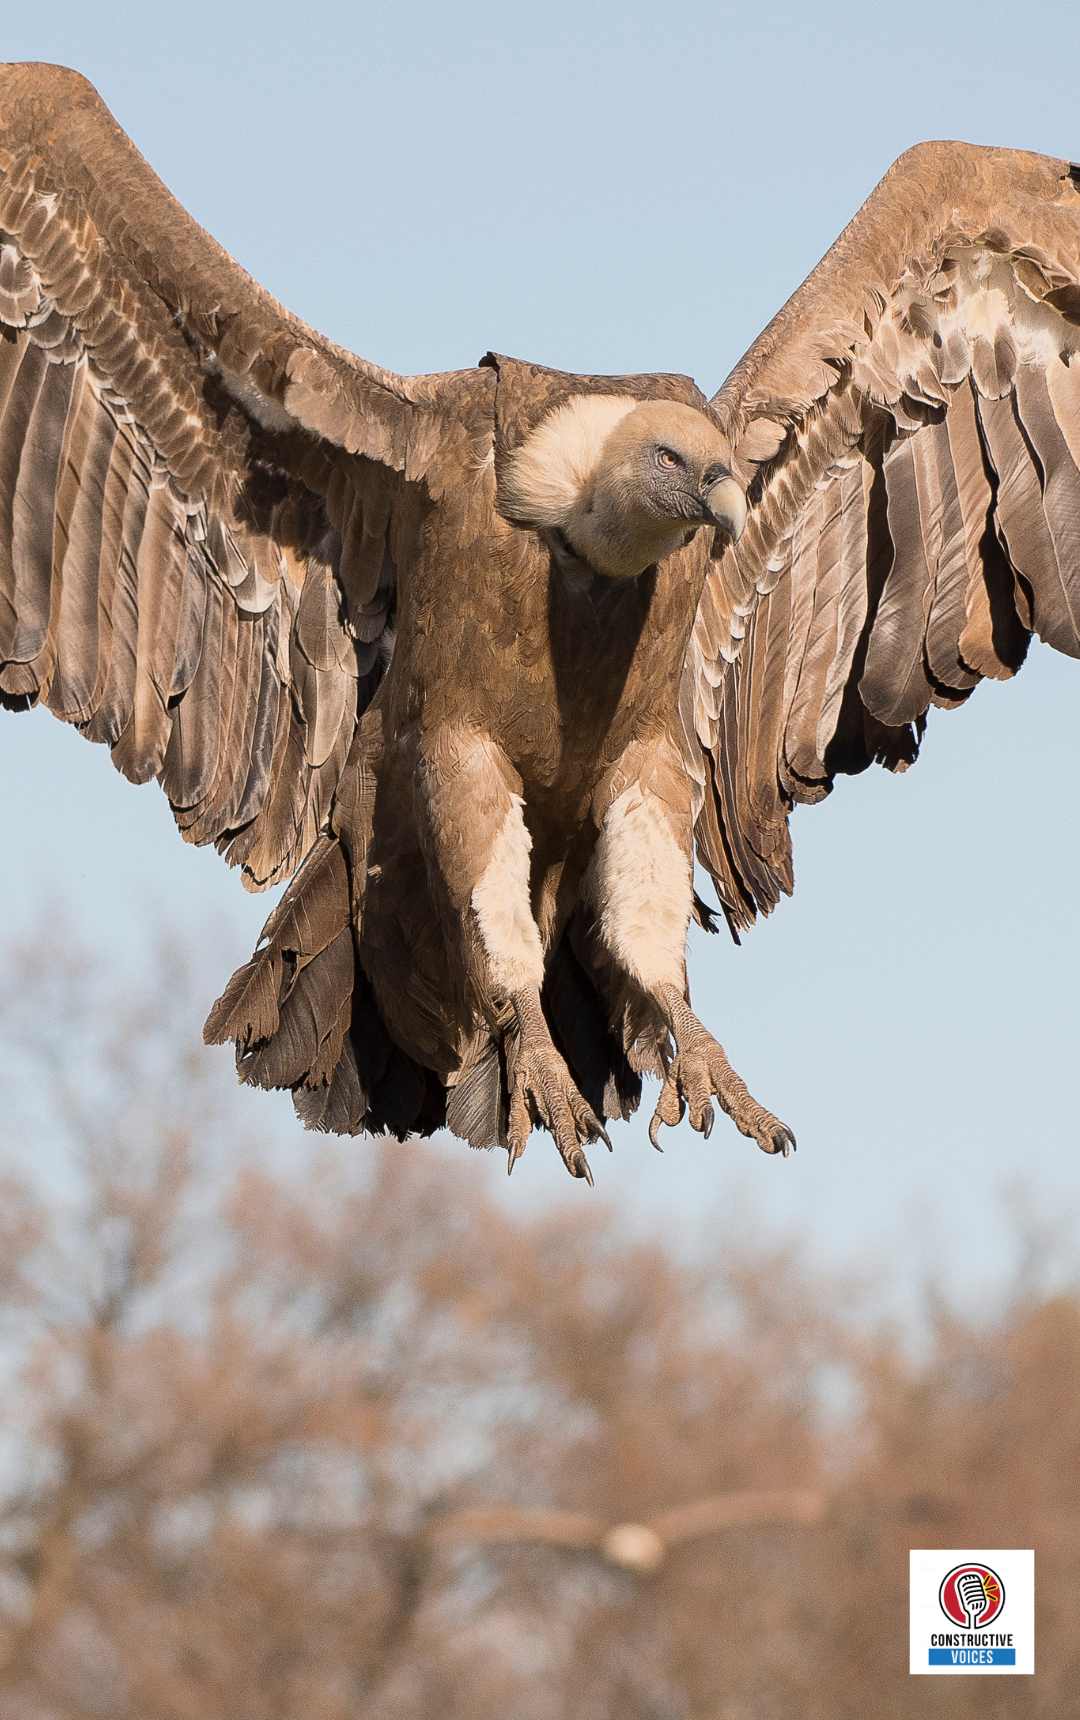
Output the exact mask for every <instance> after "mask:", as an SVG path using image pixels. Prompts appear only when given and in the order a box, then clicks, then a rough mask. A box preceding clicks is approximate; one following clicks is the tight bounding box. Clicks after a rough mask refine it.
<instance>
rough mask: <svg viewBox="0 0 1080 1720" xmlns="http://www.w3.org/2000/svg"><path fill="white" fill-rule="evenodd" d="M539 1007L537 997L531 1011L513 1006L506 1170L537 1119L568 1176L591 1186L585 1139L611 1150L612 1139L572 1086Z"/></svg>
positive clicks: (523, 1146) (509, 1167)
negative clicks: (514, 1026) (515, 1026)
mask: <svg viewBox="0 0 1080 1720" xmlns="http://www.w3.org/2000/svg"><path fill="white" fill-rule="evenodd" d="M538 1012H539V999H537V1007H536V1010H535V1011H534V1010H533V1009H532V1008H528V1009H527V1010H521V1009H518V1010H517V1014H518V1023H519V1032H518V1034H516V1035H514V1037H513V1040H512V1042H511V1044H510V1046H509V1048H508V1049H509V1058H508V1062H509V1070H508V1073H509V1076H510V1117H509V1127H508V1130H507V1146H506V1151H507V1165H506V1169H507V1172H508V1173H509V1172H511V1171H512V1170H513V1168H514V1166H515V1164H516V1163H517V1161H518V1159H519V1158H520V1157H521V1155H522V1153H523V1152H524V1151H525V1142H526V1140H527V1139H528V1137H529V1133H530V1130H531V1129H532V1128H533V1126H534V1125H535V1124H540V1125H541V1126H542V1127H544V1128H546V1129H547V1130H549V1132H550V1133H551V1135H552V1136H553V1138H554V1141H555V1145H556V1146H557V1147H558V1149H559V1153H560V1156H561V1158H562V1161H563V1164H564V1165H565V1166H566V1168H567V1170H568V1171H569V1172H570V1175H571V1176H572V1177H583V1178H584V1179H585V1181H586V1182H587V1183H588V1184H589V1187H590V1188H591V1187H592V1186H593V1177H592V1171H591V1170H590V1169H589V1161H588V1159H587V1158H586V1157H585V1150H584V1149H585V1144H586V1143H587V1142H589V1141H596V1140H600V1141H603V1143H604V1145H605V1146H606V1147H607V1149H608V1151H609V1152H610V1151H611V1142H610V1140H609V1139H608V1133H607V1130H606V1129H605V1128H604V1125H603V1123H602V1122H601V1121H600V1119H599V1118H598V1117H597V1115H596V1113H595V1112H594V1110H593V1108H592V1106H591V1105H590V1104H589V1103H588V1102H587V1100H585V1099H584V1098H583V1097H582V1095H581V1094H580V1093H579V1092H578V1089H577V1088H576V1087H575V1085H574V1082H573V1080H572V1079H571V1075H570V1071H569V1069H568V1068H567V1067H566V1064H565V1062H564V1061H563V1059H562V1057H560V1055H559V1053H558V1051H557V1050H556V1049H555V1046H554V1045H553V1043H552V1041H551V1037H550V1035H549V1033H548V1031H547V1026H546V1024H543V1025H541V1024H540V1023H538V1022H537V1021H536V1014H537V1013H538ZM541 1021H542V1018H541Z"/></svg>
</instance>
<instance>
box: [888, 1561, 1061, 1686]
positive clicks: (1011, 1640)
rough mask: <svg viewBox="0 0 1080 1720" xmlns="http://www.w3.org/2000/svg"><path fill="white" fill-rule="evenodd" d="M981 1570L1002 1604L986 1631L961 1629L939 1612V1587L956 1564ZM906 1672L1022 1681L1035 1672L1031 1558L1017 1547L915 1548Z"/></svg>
mask: <svg viewBox="0 0 1080 1720" xmlns="http://www.w3.org/2000/svg"><path fill="white" fill-rule="evenodd" d="M966 1564H973V1565H985V1566H987V1567H989V1569H990V1570H991V1571H992V1572H995V1573H996V1574H997V1576H998V1577H999V1578H1000V1580H1001V1583H1002V1586H1003V1588H1004V1591H1005V1604H1004V1606H1003V1607H1002V1608H1001V1611H1000V1613H999V1614H998V1615H997V1617H996V1618H994V1619H993V1620H992V1621H991V1623H990V1624H989V1625H988V1626H987V1627H986V1629H984V1630H980V1629H979V1628H978V1625H977V1624H976V1627H975V1629H973V1630H970V1629H964V1630H961V1629H960V1628H959V1627H958V1626H957V1624H956V1622H955V1621H954V1620H953V1619H950V1618H949V1617H948V1616H947V1615H946V1613H945V1612H944V1611H943V1610H942V1605H941V1601H940V1595H941V1589H942V1584H943V1582H944V1581H945V1578H946V1577H947V1576H948V1575H949V1573H950V1572H951V1571H953V1570H955V1568H956V1567H957V1566H958V1565H966ZM909 1581H910V1588H909V1603H908V1604H909V1627H910V1660H909V1663H908V1670H909V1672H912V1673H918V1674H921V1675H924V1676H930V1677H936V1676H941V1677H945V1678H957V1677H960V1678H965V1677H967V1678H970V1677H985V1676H987V1675H988V1674H989V1676H991V1677H1002V1676H1009V1675H1013V1676H1023V1675H1024V1674H1027V1673H1032V1672H1034V1671H1035V1553H1034V1551H1033V1549H1032V1548H1030V1547H1026V1548H1017V1547H944V1548H942V1547H933V1548H926V1547H919V1548H913V1549H912V1551H911V1553H910V1579H909Z"/></svg>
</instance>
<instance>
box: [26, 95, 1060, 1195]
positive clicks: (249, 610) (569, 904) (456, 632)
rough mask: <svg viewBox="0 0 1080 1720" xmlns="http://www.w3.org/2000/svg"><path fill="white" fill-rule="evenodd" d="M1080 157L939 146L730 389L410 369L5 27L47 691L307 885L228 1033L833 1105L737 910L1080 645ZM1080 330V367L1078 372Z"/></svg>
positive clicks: (244, 985) (517, 1105)
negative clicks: (263, 274)
mask: <svg viewBox="0 0 1080 1720" xmlns="http://www.w3.org/2000/svg"><path fill="white" fill-rule="evenodd" d="M1078 353H1080V168H1077V167H1076V166H1074V165H1071V164H1070V163H1069V162H1067V161H1060V160H1054V159H1050V158H1048V157H1045V156H1040V155H1034V154H1028V153H1024V152H1022V151H1018V150H1010V149H986V148H975V147H972V146H969V145H965V144H960V143H924V144H919V145H917V146H916V147H915V148H913V149H910V150H909V151H908V152H907V153H906V154H904V155H902V156H901V157H900V158H899V159H898V160H897V161H896V163H895V164H894V165H893V167H892V168H891V169H890V170H889V172H888V173H887V174H886V176H885V178H884V179H883V180H882V181H881V183H880V184H879V185H878V186H877V188H876V189H875V190H874V191H873V192H872V193H871V194H870V196H869V198H868V200H867V201H866V203H865V204H864V205H863V207H862V208H861V209H860V210H859V212H858V213H857V214H856V215H855V217H854V219H853V220H852V221H851V223H850V225H849V226H848V227H847V228H846V229H845V230H844V232H843V233H842V234H841V236H840V238H839V239H837V241H836V242H835V244H834V245H833V246H832V248H831V249H830V250H829V251H828V252H827V253H826V255H825V257H824V258H823V260H822V261H821V262H820V263H819V264H818V265H817V267H816V268H815V269H814V270H813V271H812V272H811V274H810V275H809V277H808V278H807V280H806V281H805V282H804V283H803V285H802V286H801V287H799V289H798V290H797V291H796V292H795V294H794V295H793V296H792V298H791V299H789V300H788V302H787V304H786V305H784V306H783V308H782V309H781V310H779V311H778V312H777V314H776V315H775V316H774V317H773V319H772V321H771V322H770V323H769V324H768V325H767V327H766V328H765V329H764V331H763V333H762V334H761V335H760V336H759V337H758V339H757V340H756V341H755V342H754V344H753V345H752V346H751V347H750V349H749V351H748V352H747V353H746V354H745V355H744V356H743V357H742V358H741V359H740V360H739V362H738V363H737V364H736V366H735V368H734V370H732V372H731V374H730V375H729V376H728V379H727V381H726V382H725V383H724V384H723V386H722V387H721V388H720V389H719V391H718V392H717V393H716V394H714V395H713V396H712V398H711V399H709V398H706V396H705V395H704V394H702V393H701V392H700V391H699V389H698V388H697V387H696V386H695V384H694V383H693V382H692V381H691V380H690V379H689V378H687V377H684V376H677V375H638V376H578V375H571V374H567V373H565V372H562V371H559V370H554V369H549V368H547V367H545V366H544V365H541V364H536V363H531V362H525V361H522V360H520V359H515V358H508V357H504V356H500V355H498V354H492V353H489V354H488V355H487V356H486V357H484V358H482V359H481V360H480V362H479V364H478V365H477V366H476V367H475V368H472V369H468V370H461V371H451V372H446V373H444V374H436V375H429V376H399V375H396V374H394V373H393V372H390V371H387V370H382V369H380V368H379V367H378V366H377V365H376V364H374V363H372V362H370V361H368V360H367V359H362V358H357V357H355V356H354V355H353V354H352V353H350V352H346V351H343V350H342V349H341V348H340V347H338V346H335V345H334V344H333V343H332V342H331V341H329V340H327V339H325V338H324V337H323V336H322V335H320V334H318V333H316V332H315V331H314V330H313V329H311V328H309V327H307V326H306V324H304V323H303V322H301V321H299V320H298V319H297V318H296V317H295V316H293V315H292V314H291V313H290V312H289V311H287V310H286V309H285V308H284V307H283V306H281V305H280V304H278V303H277V302H276V301H275V300H274V299H273V298H271V297H270V295H269V294H268V293H266V292H264V291H263V290H262V289H261V288H260V287H259V286H258V285H257V284H256V283H255V282H254V281H253V280H252V279H251V278H250V277H249V276H248V275H247V274H246V273H245V272H244V270H243V269H242V268H240V266H239V265H238V264H237V263H235V262H234V261H233V260H232V258H231V257H229V256H228V255H227V253H226V252H225V251H223V250H222V249H221V247H220V246H219V245H217V244H216V243H215V242H214V240H213V239H211V238H210V237H208V235H207V234H206V233H204V232H203V231H202V229H201V228H200V227H199V226H198V225H197V224H196V223H195V222H194V221H193V220H192V219H191V218H190V217H189V216H188V215H187V214H186V213H185V211H184V210H183V209H182V208H180V206H179V205H178V204H177V203H176V202H175V201H174V200H173V198H172V197H171V196H170V194H169V193H168V191H167V190H166V189H165V187H164V186H163V185H162V183H161V182H160V180H159V179H158V178H157V177H156V176H155V174H154V173H153V172H152V171H151V169H150V168H149V167H148V166H147V164H146V162H145V161H144V160H143V158H142V156H141V155H140V154H139V153H138V151H137V150H136V148H135V147H134V145H133V144H132V143H131V142H130V140H129V139H128V138H127V136H126V135H125V134H124V133H123V132H122V131H121V130H120V129H119V127H118V126H117V124H116V123H115V121H114V120H113V118H112V116H111V115H110V113H109V112H108V110H107V108H106V107H105V106H104V104H103V103H102V101H101V99H100V98H99V96H98V95H97V94H96V92H95V91H94V89H93V88H92V87H91V86H90V85H89V84H88V83H87V82H86V81H85V80H84V79H83V78H82V77H80V76H79V75H78V74H76V73H75V72H72V71H68V70H65V69H62V68H59V67H53V66H45V65H36V64H27V65H11V66H7V67H3V68H0V700H2V702H3V704H4V706H5V707H7V708H8V709H10V710H12V711H20V710H25V709H26V708H28V707H30V706H33V705H36V704H38V703H42V704H44V705H46V706H47V707H48V708H49V710H51V711H53V712H54V713H55V714H56V716H58V717H60V718H62V719H63V720H64V721H66V722H68V723H73V724H74V725H75V726H76V727H77V728H78V729H80V730H81V731H82V733H83V734H85V735H86V736H87V737H88V738H89V739H90V740H94V741H100V742H103V743H104V744H105V745H107V746H108V747H109V749H110V751H111V753H112V757H113V760H114V762H115V764H116V765H117V767H118V769H119V770H121V771H122V772H123V773H124V775H125V776H127V777H128V778H129V779H130V780H131V781H132V782H146V781H148V780H150V779H151V778H156V779H157V780H158V781H159V782H160V784H161V786H162V788H163V789H164V791H165V793H166V795H167V796H168V799H169V802H170V805H171V807H172V810H173V812H174V814H175V818H176V822H177V824H178V825H179V827H180V831H181V834H182V835H183V836H184V837H185V838H186V839H187V841H189V842H195V843H213V844H214V845H215V847H216V848H217V849H218V850H219V851H220V852H221V853H222V854H223V855H224V857H225V859H226V860H227V861H228V862H229V863H230V864H231V865H234V866H237V867H239V868H240V870H241V872H242V874H243V877H244V881H245V883H246V884H247V885H248V886H249V887H251V888H252V889H256V890H257V889H261V888H263V887H264V886H266V885H272V884H277V883H278V882H279V881H284V880H291V881H290V882H289V885H288V889H287V891H286V892H285V894H284V896H283V897H282V899H281V901H280V903H279V905H278V906H277V907H276V908H275V910H274V912H273V913H272V914H271V916H270V918H269V920H268V921H267V923H266V926H265V929H264V931H263V934H262V936H261V938H260V941H259V944H258V946H257V948H256V951H255V954H254V955H253V957H252V959H251V960H250V961H249V962H248V963H247V964H246V965H245V966H243V967H241V968H240V969H239V970H238V972H236V973H235V974H234V975H233V977H232V978H231V979H230V980H229V983H228V985H227V986H226V987H225V990H224V992H223V994H222V996H221V998H220V999H219V1000H218V1002H217V1003H216V1004H215V1005H214V1008H213V1010H212V1011H211V1014H210V1017H209V1020H208V1022H207V1025H206V1038H207V1039H208V1040H209V1041H211V1042H213V1043H219V1042H221V1043H224V1042H230V1041H231V1042H233V1043H234V1044H235V1047H236V1057H237V1064H238V1069H239V1073H240V1076H241V1078H242V1079H243V1080H244V1081H247V1082H252V1083H255V1084H256V1085H258V1086H261V1087H275V1088H287V1089H289V1090H290V1091H291V1093H292V1096H293V1102H294V1104H295V1107H296V1110H297V1112H298V1113H299V1116H300V1118H301V1119H302V1121H303V1122H304V1123H305V1124H306V1125H307V1126H308V1127H309V1128H314V1129H321V1130H327V1131H332V1132H336V1133H341V1134H358V1133H363V1132H365V1131H375V1132H379V1131H389V1132H391V1133H393V1134H396V1135H398V1136H402V1137H403V1136H405V1135H407V1134H409V1133H410V1132H414V1131H416V1132H419V1133H422V1134H427V1133H430V1132H431V1131H433V1130H436V1129H443V1128H445V1129H449V1130H451V1131H452V1132H453V1133H455V1134H456V1135H458V1136H459V1137H461V1138H462V1139H464V1140H465V1141H467V1142H469V1143H471V1145H473V1146H474V1147H494V1146H499V1147H502V1148H503V1149H504V1150H505V1152H506V1154H507V1164H508V1167H509V1168H510V1169H512V1168H513V1165H514V1163H515V1161H516V1159H517V1158H518V1157H519V1156H520V1155H521V1153H522V1152H523V1150H524V1147H525V1143H526V1139H527V1137H528V1135H529V1133H530V1132H531V1130H532V1129H533V1128H534V1127H541V1128H543V1129H546V1130H547V1131H549V1133H550V1135H551V1136H552V1137H553V1139H554V1143H555V1146H556V1147H557V1149H558V1152H559V1154H560V1156H561V1158H562V1160H563V1162H564V1164H565V1165H566V1167H567V1169H568V1170H569V1171H570V1172H571V1174H572V1175H574V1176H576V1177H583V1178H586V1179H588V1180H589V1181H590V1182H591V1180H592V1178H591V1174H590V1170H589V1165H588V1161H587V1158H586V1153H585V1148H586V1146H587V1145H588V1144H589V1143H590V1142H592V1141H595V1140H598V1139H602V1140H603V1141H604V1142H605V1143H606V1144H608V1145H610V1143H609V1142H608V1136H607V1130H606V1124H607V1122H608V1121H609V1120H611V1119H617V1118H627V1117H629V1116H630V1115H631V1113H632V1112H633V1111H634V1109H635V1107H636V1106H637V1104H638V1102H639V1099H640V1096H641V1084H642V1078H643V1076H646V1075H650V1076H655V1077H656V1078H657V1079H658V1080H659V1082H660V1093H659V1100H658V1102H657V1105H656V1110H655V1114H654V1116H653V1118H652V1122H651V1125H650V1136H651V1138H652V1141H653V1144H654V1145H656V1144H657V1142H658V1135H659V1130H660V1127H661V1125H671V1124H674V1123H676V1122H678V1121H679V1120H680V1118H681V1117H682V1116H683V1115H684V1113H688V1114H689V1120H690V1122H691V1124H692V1125H693V1127H694V1128H695V1129H697V1130H699V1131H701V1132H703V1133H704V1134H706V1135H707V1134H708V1133H709V1131H710V1129H711V1126H712V1122H713V1101H714V1100H717V1101H718V1102H719V1104H720V1106H721V1108H722V1109H723V1110H724V1111H725V1112H726V1113H727V1114H728V1116H729V1117H730V1118H731V1119H732V1121H733V1122H734V1124H735V1126H736V1127H737V1128H738V1129H739V1130H741V1131H742V1133H743V1134H744V1135H746V1136H748V1137H750V1138H751V1139H752V1140H754V1141H756V1142H757V1144H758V1145H759V1146H760V1147H761V1148H763V1150H764V1151H765V1152H767V1153H774V1154H782V1155H786V1154H787V1153H788V1151H789V1149H790V1148H791V1147H793V1146H794V1136H793V1135H792V1133H791V1131H790V1129H789V1128H788V1127H787V1126H786V1125H785V1124H784V1123H783V1122H781V1121H780V1120H779V1119H778V1118H777V1117H775V1116H773V1115H772V1113H771V1112H769V1111H768V1110H766V1109H765V1107H764V1106H763V1105H762V1104H760V1103H759V1102H758V1100H757V1099H756V1098H755V1097H753V1096H752V1095H751V1093H750V1092H749V1091H748V1089H747V1087H746V1085H745V1084H744V1082H743V1081H742V1080H740V1078H739V1076H738V1075H737V1074H736V1073H735V1071H734V1069H733V1068H732V1066H731V1064H730V1063H729V1062H728V1060H727V1057H726V1056H725V1053H724V1051H723V1049H722V1047H721V1045H720V1044H719V1043H718V1041H717V1039H716V1038H714V1037H713V1035H712V1033H711V1032H710V1031H709V1030H708V1028H707V1027H705V1026H704V1025H703V1024H702V1023H701V1022H700V1021H699V1019H698V1017H697V1016H696V1015H695V1014H694V1012H693V1009H692V1007H691V1002H690V996H689V992H688V987H687V978H686V959H685V947H686V937H687V930H688V926H689V923H690V921H691V920H692V919H695V920H696V921H697V922H698V923H699V924H702V925H704V926H707V927H709V928H710V929H711V928H712V927H713V926H714V924H719V912H718V911H717V910H714V909H713V908H711V907H709V906H708V905H706V903H705V902H704V901H703V900H702V898H701V897H700V895H699V894H698V892H697V890H696V888H695V871H694V866H695V861H696V862H698V863H699V864H700V867H701V868H702V872H703V873H705V874H708V876H709V877H710V878H711V879H712V882H713V885H714V886H715V890H716V893H717V897H718V900H719V904H720V909H721V910H722V913H723V915H724V916H725V917H726V920H727V923H728V925H729V927H730V929H731V931H732V933H733V934H734V935H735V936H736V939H737V938H738V934H739V933H740V932H742V931H743V930H744V929H745V928H747V927H749V926H750V925H751V923H752V922H753V920H754V919H755V916H756V915H758V914H759V913H768V912H769V911H770V910H771V909H772V908H773V907H774V906H775V905H776V903H777V902H778V900H779V898H780V896H781V895H782V894H784V893H786V892H790V890H791V888H792V881H793V876H792V860H791V843H790V836H789V827H788V825H789V817H790V814H791V812H792V809H793V808H794V807H795V806H797V805H801V804H805V803H811V802H816V801H819V800H822V799H824V797H825V796H826V795H827V794H828V793H829V790H830V788H831V786H832V784H833V781H834V779H835V778H836V776H837V775H838V774H839V773H843V772H848V773H853V772H858V771H861V770H863V769H865V768H866V767H867V766H868V765H870V764H872V763H877V764H881V765H884V766H886V767H887V768H888V769H890V770H903V769H905V768H906V767H907V766H908V765H910V764H911V763H912V762H913V760H914V759H915V757H916V755H917V752H918V750H919V744H920V741H921V738H922V735H923V731H924V727H925V724H926V719H927V713H928V712H929V709H930V707H931V706H932V705H933V706H940V707H942V708H944V709H952V708H953V707H954V706H957V705H961V704H963V703H964V702H965V701H966V700H967V699H968V698H970V696H971V693H972V691H973V689H974V688H975V686H976V685H977V684H978V682H979V681H980V680H981V679H982V678H983V677H984V676H990V677H993V678H995V679H999V680H1001V679H1006V678H1007V677H1009V676H1011V675H1014V674H1015V673H1016V671H1017V670H1018V669H1019V668H1020V666H1021V664H1022V663H1023V661H1024V656H1025V652H1026V651H1027V647H1028V642H1029V640H1030V638H1031V635H1032V634H1033V633H1035V634H1037V635H1038V636H1039V637H1040V638H1041V639H1043V640H1045V641H1047V642H1048V643H1049V644H1050V645H1053V646H1056V647H1058V648H1059V649H1060V650H1062V651H1066V652H1068V653H1069V654H1070V655H1072V656H1077V655H1080V360H1078ZM1074 366H1075V368H1074Z"/></svg>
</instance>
